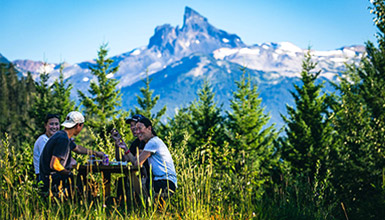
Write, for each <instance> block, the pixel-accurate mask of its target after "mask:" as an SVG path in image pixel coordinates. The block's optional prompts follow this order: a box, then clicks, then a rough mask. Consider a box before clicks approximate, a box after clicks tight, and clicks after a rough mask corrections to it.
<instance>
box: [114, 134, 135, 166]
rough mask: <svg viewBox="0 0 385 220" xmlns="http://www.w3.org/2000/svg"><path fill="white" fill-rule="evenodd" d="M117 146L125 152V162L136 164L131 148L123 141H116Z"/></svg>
mask: <svg viewBox="0 0 385 220" xmlns="http://www.w3.org/2000/svg"><path fill="white" fill-rule="evenodd" d="M115 146H116V147H117V148H122V149H123V150H124V154H123V161H131V163H134V162H135V157H134V155H133V154H132V153H131V152H130V150H129V148H128V147H127V144H126V143H124V141H123V140H117V141H115Z"/></svg>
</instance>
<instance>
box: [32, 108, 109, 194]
mask: <svg viewBox="0 0 385 220" xmlns="http://www.w3.org/2000/svg"><path fill="white" fill-rule="evenodd" d="M61 125H62V126H63V127H64V130H60V131H58V132H56V133H55V134H54V135H53V136H52V137H51V138H50V139H49V140H48V142H47V143H46V145H45V147H44V150H43V152H42V154H41V156H40V177H41V180H42V181H43V183H44V188H43V191H48V190H49V187H50V186H51V190H55V189H56V190H57V187H58V186H59V185H60V182H63V185H67V186H68V184H67V181H68V179H69V178H71V177H72V173H71V168H72V167H71V164H72V163H71V160H73V158H72V157H71V151H73V152H75V153H78V154H89V155H91V154H92V155H95V156H98V157H100V158H103V156H104V153H103V152H97V151H93V150H90V149H87V148H84V147H82V146H80V145H76V144H75V143H74V142H73V141H72V140H71V138H72V137H74V136H77V135H78V134H79V133H80V132H81V131H82V129H83V126H84V116H83V115H82V114H81V113H80V112H77V111H73V112H70V113H68V115H67V117H66V120H65V121H64V122H63V123H62V124H61ZM50 182H51V185H50Z"/></svg>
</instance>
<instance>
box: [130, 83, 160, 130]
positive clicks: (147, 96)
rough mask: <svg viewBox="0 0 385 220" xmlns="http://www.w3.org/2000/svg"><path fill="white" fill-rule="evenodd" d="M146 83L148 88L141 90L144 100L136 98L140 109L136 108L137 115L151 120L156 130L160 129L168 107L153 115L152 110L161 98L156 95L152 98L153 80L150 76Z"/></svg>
mask: <svg viewBox="0 0 385 220" xmlns="http://www.w3.org/2000/svg"><path fill="white" fill-rule="evenodd" d="M144 83H145V84H146V86H145V87H142V88H140V92H141V93H142V96H143V98H142V97H140V96H139V95H137V96H136V98H137V100H138V104H139V107H140V108H138V107H135V114H141V115H143V116H145V117H147V118H149V119H150V120H151V122H152V124H153V126H154V127H155V128H160V125H158V124H159V122H160V120H161V117H162V116H163V115H164V114H165V113H166V110H167V107H166V106H163V108H162V109H161V110H159V111H158V112H157V113H156V114H152V113H151V111H152V109H153V108H154V107H155V105H156V103H157V102H158V100H159V97H160V96H159V95H156V96H155V97H154V98H153V97H152V95H153V93H154V91H153V90H150V83H151V79H150V78H149V77H148V75H147V77H146V80H145V81H144ZM156 130H157V129H156Z"/></svg>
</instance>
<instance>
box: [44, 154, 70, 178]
mask: <svg viewBox="0 0 385 220" xmlns="http://www.w3.org/2000/svg"><path fill="white" fill-rule="evenodd" d="M61 160H62V159H60V158H59V157H56V156H52V157H51V162H50V164H49V167H50V168H51V169H52V170H55V171H57V172H59V173H61V174H65V175H70V174H71V171H69V170H66V169H65V168H64V167H63V165H61V163H60V161H61Z"/></svg>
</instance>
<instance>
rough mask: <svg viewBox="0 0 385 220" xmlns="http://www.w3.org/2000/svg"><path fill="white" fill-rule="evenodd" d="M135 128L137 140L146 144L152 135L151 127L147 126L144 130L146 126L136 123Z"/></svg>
mask: <svg viewBox="0 0 385 220" xmlns="http://www.w3.org/2000/svg"><path fill="white" fill-rule="evenodd" d="M136 128H137V129H138V131H137V133H138V138H139V140H141V141H144V142H147V141H148V140H150V138H151V135H152V132H151V126H148V127H147V128H146V126H145V125H144V124H143V123H141V122H138V123H136Z"/></svg>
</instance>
